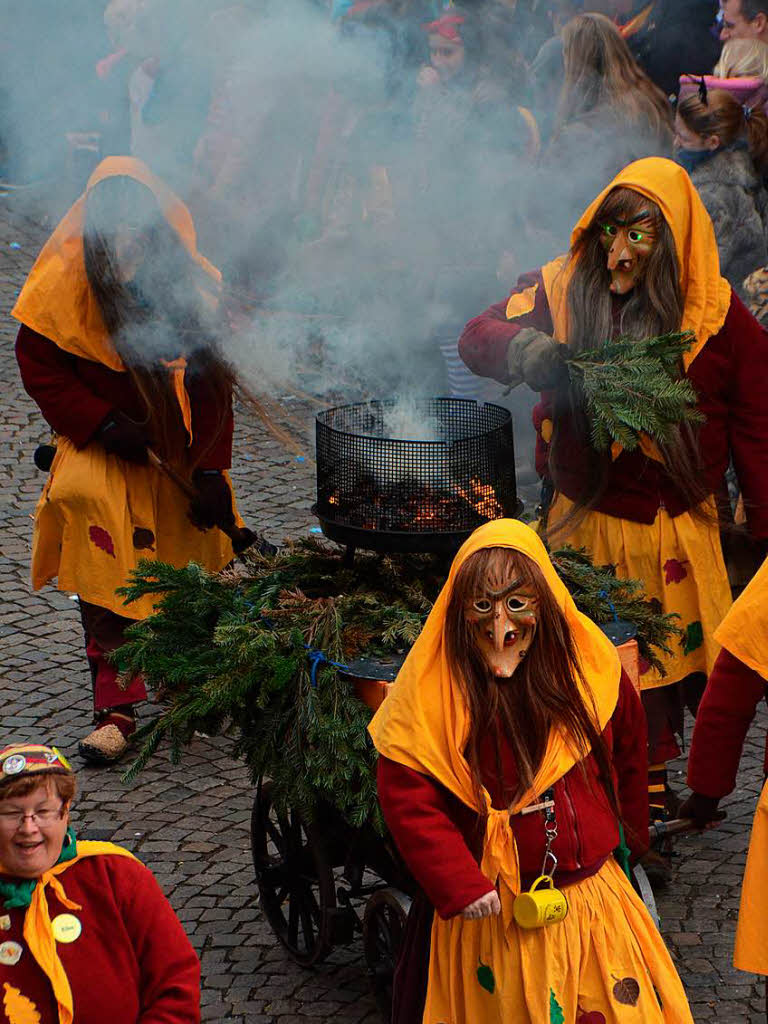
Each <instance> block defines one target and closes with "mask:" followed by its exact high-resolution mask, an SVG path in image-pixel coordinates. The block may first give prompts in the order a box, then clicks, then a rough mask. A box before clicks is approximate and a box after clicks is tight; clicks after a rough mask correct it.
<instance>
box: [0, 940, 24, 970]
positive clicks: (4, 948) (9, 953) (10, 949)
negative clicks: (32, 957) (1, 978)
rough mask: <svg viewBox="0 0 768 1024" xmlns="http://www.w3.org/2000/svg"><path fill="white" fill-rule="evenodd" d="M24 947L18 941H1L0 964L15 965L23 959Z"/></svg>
mask: <svg viewBox="0 0 768 1024" xmlns="http://www.w3.org/2000/svg"><path fill="white" fill-rule="evenodd" d="M21 954H22V948H21V946H20V945H19V944H18V942H10V941H9V942H0V964H3V965H4V966H5V967H13V965H14V964H17V963H18V962H19V960H21Z"/></svg>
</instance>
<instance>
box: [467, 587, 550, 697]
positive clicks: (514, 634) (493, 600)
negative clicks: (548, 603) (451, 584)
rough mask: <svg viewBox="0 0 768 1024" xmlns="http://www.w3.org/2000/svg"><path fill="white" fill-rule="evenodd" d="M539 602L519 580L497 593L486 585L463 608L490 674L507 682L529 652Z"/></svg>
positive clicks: (534, 630)
mask: <svg viewBox="0 0 768 1024" xmlns="http://www.w3.org/2000/svg"><path fill="white" fill-rule="evenodd" d="M537 612H538V600H537V598H536V597H535V596H534V595H533V594H532V593H531V592H530V590H529V589H526V588H525V587H522V586H521V584H520V583H519V582H518V581H515V582H512V583H510V584H509V585H508V586H507V587H504V588H502V589H500V590H493V589H491V587H490V586H489V587H488V588H486V590H485V591H484V593H482V594H478V595H476V596H475V597H474V598H472V600H471V601H469V602H468V603H467V605H466V609H465V614H466V617H467V621H468V622H469V624H470V627H471V629H472V630H473V632H474V634H475V643H476V644H477V648H478V650H479V651H480V654H481V655H482V657H483V660H484V661H485V663H486V665H487V666H488V669H489V671H490V673H491V675H493V676H495V677H496V678H497V679H509V678H510V677H511V676H513V675H514V673H515V670H516V669H517V667H518V665H519V664H520V662H521V661H522V660H523V658H524V657H525V656H526V654H527V653H528V649H529V648H530V646H531V644H532V642H533V638H534V635H535V633H536V623H537Z"/></svg>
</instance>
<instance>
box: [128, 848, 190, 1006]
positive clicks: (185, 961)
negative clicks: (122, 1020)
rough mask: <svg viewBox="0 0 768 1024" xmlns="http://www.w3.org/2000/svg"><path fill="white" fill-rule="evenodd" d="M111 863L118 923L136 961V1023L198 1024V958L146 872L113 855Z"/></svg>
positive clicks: (145, 869)
mask: <svg viewBox="0 0 768 1024" xmlns="http://www.w3.org/2000/svg"><path fill="white" fill-rule="evenodd" d="M119 862H120V863H119V865H118V864H116V865H115V866H114V867H113V869H112V870H113V875H114V877H115V879H116V885H115V890H116V893H119V896H120V905H121V911H122V915H123V922H124V924H125V928H126V931H127V932H128V935H129V936H130V939H131V942H132V945H133V949H134V953H135V954H136V960H137V962H138V965H139V975H140V976H139V993H140V997H141V1012H140V1014H139V1018H138V1020H137V1022H136V1024H179V1022H180V1021H184V1022H185V1024H198V1022H199V1021H200V961H199V960H198V958H197V954H196V953H195V951H194V949H193V948H192V944H191V943H190V941H189V939H188V938H187V934H186V932H185V931H184V929H183V928H182V926H181V922H180V921H179V919H178V917H176V914H175V913H174V911H173V908H172V907H171V905H170V903H169V902H168V900H167V899H166V898H165V896H164V895H163V893H162V890H161V889H160V886H159V885H158V884H157V881H156V880H155V876H154V875H153V874H152V872H151V871H150V870H149V869H148V868H146V867H144V865H143V864H140V863H138V862H135V861H126V860H125V859H124V858H122V857H121V858H119Z"/></svg>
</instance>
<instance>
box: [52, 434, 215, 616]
mask: <svg viewBox="0 0 768 1024" xmlns="http://www.w3.org/2000/svg"><path fill="white" fill-rule="evenodd" d="M230 486H231V484H230ZM233 503H234V499H233ZM187 507H188V500H187V498H186V497H185V496H184V495H183V494H182V492H181V491H180V490H179V488H178V487H177V485H176V484H174V483H173V482H172V481H171V480H169V479H168V478H167V477H166V476H165V474H163V473H161V472H159V471H158V470H156V469H155V468H154V467H152V466H138V465H134V464H133V463H130V462H126V461H124V460H123V459H120V458H117V457H116V456H114V455H107V454H106V452H105V451H104V449H103V448H102V447H101V446H100V445H96V444H90V445H88V447H87V448H84V449H82V450H80V451H78V450H77V448H75V446H74V445H73V444H72V443H71V442H70V441H69V440H67V439H66V438H63V437H60V438H59V439H58V447H57V452H56V457H55V459H54V460H53V465H52V466H51V472H50V474H49V476H48V480H47V481H46V484H45V487H44V489H43V493H42V494H41V495H40V500H39V501H38V503H37V508H36V509H35V526H34V535H33V540H32V585H33V587H34V589H35V590H39V589H40V587H42V586H44V585H45V584H46V583H48V582H50V581H51V580H52V579H57V581H58V588H59V590H66V591H69V592H71V593H76V594H79V595H80V596H81V597H82V598H83V599H84V600H86V601H89V602H91V604H95V605H99V606H100V607H102V608H108V609H109V610H110V611H113V612H117V614H118V615H125V616H127V617H128V618H132V619H143V618H146V617H147V615H150V614H151V613H152V611H153V608H154V606H155V603H156V601H155V600H154V599H153V598H151V597H144V598H141V599H140V600H138V601H136V602H134V603H133V604H130V605H127V606H126V605H124V604H123V599H122V598H121V597H119V596H118V595H116V594H115V590H116V589H117V588H118V587H122V586H124V585H125V584H126V583H127V582H128V577H129V574H130V573H131V572H132V570H133V569H135V568H136V566H137V564H138V562H139V560H140V559H142V558H149V559H155V560H157V561H161V562H170V563H171V565H175V566H179V567H181V566H185V565H187V563H188V562H197V563H199V564H200V565H202V566H203V567H204V568H206V569H209V570H211V571H213V572H217V571H218V570H219V569H221V568H223V567H224V566H225V565H226V564H227V563H228V562H230V561H231V560H232V557H233V552H232V544H231V542H230V540H229V538H228V537H226V536H225V534H223V533H222V532H221V530H219V529H215V528H214V529H211V530H199V529H197V527H195V526H193V524H192V523H191V522H190V520H189V518H188V516H187Z"/></svg>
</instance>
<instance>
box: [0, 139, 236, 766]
mask: <svg viewBox="0 0 768 1024" xmlns="http://www.w3.org/2000/svg"><path fill="white" fill-rule="evenodd" d="M219 283H220V275H219V273H218V271H217V270H216V269H215V268H214V267H213V266H211V264H209V263H208V262H207V260H205V259H204V258H203V257H202V256H201V255H200V254H199V253H198V252H197V249H196V244H195V229H194V225H193V223H192V220H191V217H190V215H189V213H188V211H187V209H186V207H185V206H184V205H183V204H182V203H181V202H180V201H179V200H178V199H177V198H176V196H175V195H174V194H173V193H172V192H170V191H169V189H168V188H167V187H166V186H165V185H163V183H162V182H161V181H160V180H159V179H157V178H156V177H155V176H154V175H153V174H151V172H150V171H149V170H148V168H147V167H146V166H145V165H144V164H142V163H141V162H140V161H138V160H135V159H132V158H128V157H111V158H108V159H107V160H104V161H103V162H102V163H101V164H100V165H99V167H98V168H97V169H96V170H95V171H94V173H93V175H92V177H91V179H90V181H89V183H88V188H87V190H86V192H85V194H84V195H83V196H82V197H81V198H80V199H79V200H78V201H77V202H76V203H75V205H74V206H73V207H72V209H71V210H70V211H69V212H68V213H67V215H66V216H65V217H64V219H63V220H62V222H61V223H60V224H59V226H58V227H57V228H56V230H55V231H54V233H53V235H52V236H51V238H50V239H49V240H48V242H47V243H46V245H45V246H44V248H43V250H42V252H41V253H40V255H39V257H38V259H37V261H36V263H35V265H34V266H33V268H32V271H31V272H30V275H29V277H28V279H27V282H26V284H25V285H24V287H23V288H22V290H21V294H20V295H19V298H18V300H17V302H16V305H15V307H14V309H13V316H15V317H16V319H17V320H20V321H21V328H20V330H19V333H18V338H17V342H16V355H17V359H18V363H19V368H20V370H21V376H22V380H23V382H24V386H25V388H26V390H27V392H28V393H29V394H30V395H31V397H32V398H33V399H34V400H35V402H36V403H37V404H38V406H39V407H40V410H41V412H42V413H43V416H44V417H45V419H46V420H47V421H48V423H49V424H50V426H51V428H52V430H53V431H54V432H55V434H56V454H55V458H54V459H53V464H52V465H51V467H50V473H49V476H48V480H47V482H46V484H45V487H44V488H43V493H42V495H41V497H40V500H39V502H38V505H37V509H36V512H35V526H34V538H33V545H32V583H33V586H34V587H35V589H39V588H40V587H42V586H43V585H44V584H46V583H48V582H49V581H50V580H52V579H54V578H56V579H57V582H58V587H59V589H60V590H65V591H70V592H73V593H75V594H77V595H79V598H80V611H81V614H82V620H83V628H84V631H85V643H86V653H87V656H88V662H89V665H90V668H91V674H92V679H93V701H94V714H95V726H96V727H95V729H94V730H93V731H92V732H90V733H89V735H88V736H86V737H85V738H84V739H83V740H82V742H81V744H80V750H81V753H82V754H83V756H84V757H86V758H88V759H89V760H91V761H94V762H97V763H109V762H112V761H115V760H117V759H119V758H120V757H121V756H122V755H123V754H124V753H125V751H126V749H127V746H128V743H129V740H130V738H131V736H132V734H133V732H134V731H135V728H136V717H135V707H136V705H137V704H138V703H140V702H141V701H143V700H145V699H146V691H145V688H144V683H143V681H142V680H141V678H140V677H137V676H136V677H133V678H132V679H129V680H124V679H118V673H117V669H116V668H115V666H114V665H113V664H112V663H111V662H110V660H109V657H108V656H109V654H110V652H112V651H114V650H115V649H116V648H117V647H119V646H120V645H121V644H122V642H123V632H124V630H125V628H126V627H127V626H128V625H130V623H131V622H132V621H134V620H136V619H141V618H144V617H146V616H147V615H149V614H150V613H151V612H152V609H153V603H152V599H151V598H149V597H146V598H143V599H141V600H138V601H136V602H134V603H133V604H131V605H129V606H127V607H126V606H125V605H124V604H123V601H122V598H121V597H120V595H119V594H118V593H117V590H118V588H120V587H122V586H124V585H125V584H126V583H127V582H128V579H129V577H130V574H131V572H132V571H133V570H134V569H135V568H136V566H137V564H138V562H139V560H140V559H143V558H144V559H146V558H149V559H157V560H160V561H164V562H170V563H171V564H173V565H176V566H183V565H186V564H187V563H188V562H190V561H194V562H197V563H199V564H200V565H202V566H204V567H205V568H206V569H208V570H210V571H213V572H216V571H218V570H219V569H221V568H222V567H223V566H224V565H226V564H227V563H228V562H229V561H231V559H232V557H233V546H232V540H231V537H232V536H235V537H236V536H237V528H238V525H239V523H240V521H239V519H238V516H237V512H236V509H235V503H234V497H233V493H232V487H231V484H230V481H229V475H228V472H227V470H228V469H229V466H230V464H231V458H232V431H233V421H232V387H233V384H234V380H235V378H234V373H233V371H232V369H231V367H230V366H229V365H228V364H227V362H226V361H225V359H224V358H223V357H222V355H221V352H220V350H219V347H218V344H217V324H216V319H215V313H216V307H217V302H218V291H219ZM163 464H165V465H167V466H168V469H169V472H168V473H165V472H163V471H162V470H161V468H159V467H160V466H162V465H163ZM179 481H181V482H183V483H184V484H185V486H184V487H180V486H179ZM190 495H191V498H190Z"/></svg>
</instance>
